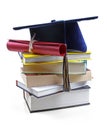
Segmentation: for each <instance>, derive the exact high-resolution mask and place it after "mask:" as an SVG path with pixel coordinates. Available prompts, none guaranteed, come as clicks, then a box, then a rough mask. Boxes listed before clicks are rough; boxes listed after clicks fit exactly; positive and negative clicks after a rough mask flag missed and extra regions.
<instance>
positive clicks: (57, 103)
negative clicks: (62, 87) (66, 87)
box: [24, 86, 90, 112]
mask: <svg viewBox="0 0 107 130" xmlns="http://www.w3.org/2000/svg"><path fill="white" fill-rule="evenodd" d="M89 89H90V87H89V86H84V87H82V88H79V89H74V90H72V91H70V92H59V93H56V94H53V95H49V96H45V97H40V98H38V97H35V96H33V95H31V94H29V93H27V92H25V91H24V99H25V101H26V103H27V106H28V109H29V111H30V112H38V111H46V110H55V109H61V108H68V107H74V106H82V105H88V104H90V103H89Z"/></svg>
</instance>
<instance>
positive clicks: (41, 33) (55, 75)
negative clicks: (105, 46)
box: [7, 16, 97, 112]
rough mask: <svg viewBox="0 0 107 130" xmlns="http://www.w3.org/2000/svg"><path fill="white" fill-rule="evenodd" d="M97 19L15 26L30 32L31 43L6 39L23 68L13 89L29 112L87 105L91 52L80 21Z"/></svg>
mask: <svg viewBox="0 0 107 130" xmlns="http://www.w3.org/2000/svg"><path fill="white" fill-rule="evenodd" d="M96 18H97V16H94V17H88V18H80V19H73V20H66V21H55V20H53V21H52V22H50V23H45V24H37V25H29V26H21V27H15V28H13V29H14V30H20V29H29V30H30V35H31V40H30V41H24V40H9V41H8V42H7V48H8V49H9V50H11V51H17V52H18V54H19V56H20V59H21V63H22V66H21V67H20V71H21V72H20V74H21V76H20V78H21V79H20V80H19V79H18V80H16V86H17V87H19V88H21V89H22V90H23V97H24V100H25V102H26V104H27V107H28V109H29V111H30V112H38V111H47V110H56V109H62V108H69V107H75V106H83V105H88V104H90V102H89V91H90V82H91V80H92V74H91V69H90V68H88V67H87V64H88V60H90V58H91V57H90V56H91V52H90V51H87V45H86V42H85V40H84V38H83V35H82V32H81V30H80V27H79V22H80V21H84V20H93V19H96Z"/></svg>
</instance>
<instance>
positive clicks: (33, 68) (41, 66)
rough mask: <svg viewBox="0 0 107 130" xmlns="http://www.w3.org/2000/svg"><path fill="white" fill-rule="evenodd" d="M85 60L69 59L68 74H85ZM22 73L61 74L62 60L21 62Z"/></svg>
mask: <svg viewBox="0 0 107 130" xmlns="http://www.w3.org/2000/svg"><path fill="white" fill-rule="evenodd" d="M86 65H87V63H86V61H69V62H68V68H69V74H85V73H86ZM21 69H22V73H30V74H34V73H35V74H62V73H63V62H62V61H53V62H40V63H25V64H23V67H22V68H21Z"/></svg>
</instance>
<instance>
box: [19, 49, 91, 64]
mask: <svg viewBox="0 0 107 130" xmlns="http://www.w3.org/2000/svg"><path fill="white" fill-rule="evenodd" d="M90 54H91V52H89V51H87V52H73V51H72V52H68V53H67V58H68V60H89V59H90ZM20 57H21V59H22V61H23V63H24V64H25V63H30V62H49V61H50V62H51V61H63V57H62V56H50V55H37V54H33V53H20Z"/></svg>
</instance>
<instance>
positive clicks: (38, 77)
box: [21, 69, 92, 87]
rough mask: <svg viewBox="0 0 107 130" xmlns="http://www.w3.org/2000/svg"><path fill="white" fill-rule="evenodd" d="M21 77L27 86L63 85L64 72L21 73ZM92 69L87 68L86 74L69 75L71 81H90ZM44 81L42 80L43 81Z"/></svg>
mask: <svg viewBox="0 0 107 130" xmlns="http://www.w3.org/2000/svg"><path fill="white" fill-rule="evenodd" d="M21 79H22V80H23V82H24V84H25V85H26V86H27V87H38V86H48V85H63V74H24V73H22V74H21ZM91 79H92V75H91V71H90V70H88V69H87V71H86V74H76V75H72V74H70V75H69V82H70V83H71V82H72V83H74V82H82V81H90V80H91ZM41 81H42V82H41Z"/></svg>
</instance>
